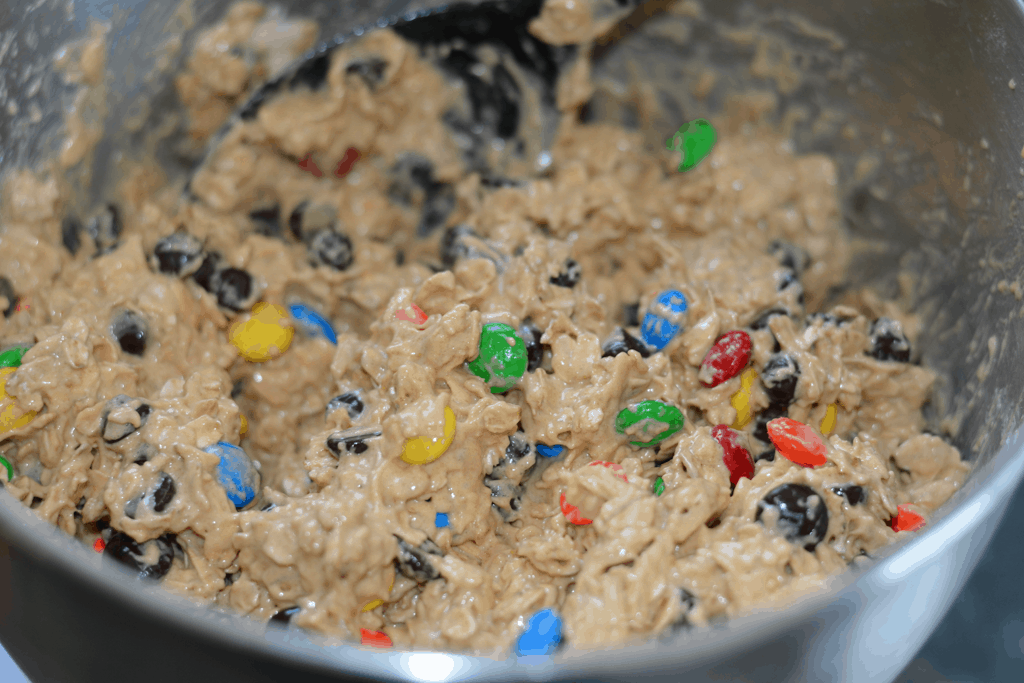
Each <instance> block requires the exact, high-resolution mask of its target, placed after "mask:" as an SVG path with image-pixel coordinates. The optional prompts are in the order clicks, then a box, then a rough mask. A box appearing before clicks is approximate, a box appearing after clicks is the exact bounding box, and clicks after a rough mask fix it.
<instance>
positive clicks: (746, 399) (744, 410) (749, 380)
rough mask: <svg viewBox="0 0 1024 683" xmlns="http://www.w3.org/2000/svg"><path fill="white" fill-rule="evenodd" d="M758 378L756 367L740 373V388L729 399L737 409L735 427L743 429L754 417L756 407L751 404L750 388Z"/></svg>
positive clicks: (733, 424)
mask: <svg viewBox="0 0 1024 683" xmlns="http://www.w3.org/2000/svg"><path fill="white" fill-rule="evenodd" d="M756 379H757V370H755V369H754V368H747V369H746V370H744V371H743V372H742V373H741V374H740V389H739V391H737V392H736V393H735V394H733V395H732V398H730V399H729V403H731V404H732V407H733V408H735V409H736V420H735V421H734V422H733V423H732V428H733V429H743V428H744V427H746V426H747V425H748V424H750V421H751V420H752V419H754V409H753V406H751V405H750V390H751V389H752V388H753V386H754V380H756Z"/></svg>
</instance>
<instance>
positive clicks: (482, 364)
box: [469, 323, 527, 394]
mask: <svg viewBox="0 0 1024 683" xmlns="http://www.w3.org/2000/svg"><path fill="white" fill-rule="evenodd" d="M526 363H527V357H526V342H524V341H523V338H522V337H520V336H519V333H518V332H516V331H515V329H514V328H513V327H512V326H511V325H506V324H505V323H487V324H485V325H484V326H483V329H482V330H481V332H480V353H479V355H477V357H476V358H475V359H474V360H472V361H470V363H469V370H470V372H472V373H473V374H474V375H476V376H477V377H479V378H480V379H482V380H483V381H485V382H487V384H488V385H490V387H491V393H492V394H500V393H501V392H503V391H508V390H509V389H511V388H512V386H513V385H514V384H515V383H516V380H517V379H519V378H520V377H522V376H523V373H524V372H526Z"/></svg>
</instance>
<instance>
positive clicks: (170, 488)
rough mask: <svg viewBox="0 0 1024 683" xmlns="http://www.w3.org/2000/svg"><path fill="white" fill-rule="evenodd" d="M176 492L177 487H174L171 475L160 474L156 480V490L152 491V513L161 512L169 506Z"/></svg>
mask: <svg viewBox="0 0 1024 683" xmlns="http://www.w3.org/2000/svg"><path fill="white" fill-rule="evenodd" d="M177 492H178V487H176V486H175V485H174V479H172V478H171V475H169V474H167V473H166V472H161V473H160V478H159V479H158V480H157V484H156V489H154V490H153V511H154V512H163V511H164V510H166V509H167V506H168V505H170V503H171V501H172V500H174V494H175V493H177Z"/></svg>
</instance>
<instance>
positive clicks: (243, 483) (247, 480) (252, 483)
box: [203, 441, 260, 510]
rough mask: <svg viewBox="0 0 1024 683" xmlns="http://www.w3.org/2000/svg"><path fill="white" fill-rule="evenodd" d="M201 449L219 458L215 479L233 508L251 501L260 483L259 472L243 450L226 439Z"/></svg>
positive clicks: (243, 505) (241, 506) (239, 508)
mask: <svg viewBox="0 0 1024 683" xmlns="http://www.w3.org/2000/svg"><path fill="white" fill-rule="evenodd" d="M203 450H204V451H206V452H207V453H212V454H213V455H216V456H217V457H218V458H220V462H219V463H217V481H218V483H220V485H221V486H223V487H224V491H225V492H226V493H227V494H228V500H230V501H231V503H232V505H234V506H235V509H237V510H241V509H242V508H244V507H245V506H247V505H248V504H249V503H251V502H252V501H253V499H254V498H256V490H257V489H258V488H259V485H260V473H259V471H258V470H257V469H256V464H255V463H253V461H252V459H250V458H249V456H248V455H246V453H245V451H243V450H242V449H241V448H239V447H238V446H235V445H233V444H230V443H228V442H226V441H218V442H217V443H215V444H213V445H212V446H207V447H206V448H204V449H203Z"/></svg>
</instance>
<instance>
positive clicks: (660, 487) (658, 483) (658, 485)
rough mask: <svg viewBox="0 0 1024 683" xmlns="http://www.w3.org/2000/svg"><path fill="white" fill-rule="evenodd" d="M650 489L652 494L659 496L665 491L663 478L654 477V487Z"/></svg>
mask: <svg viewBox="0 0 1024 683" xmlns="http://www.w3.org/2000/svg"><path fill="white" fill-rule="evenodd" d="M651 490H652V491H654V495H656V496H660V495H661V494H663V493H665V480H664V479H662V478H661V477H658V478H657V479H655V480H654V487H653V488H652V489H651Z"/></svg>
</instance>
